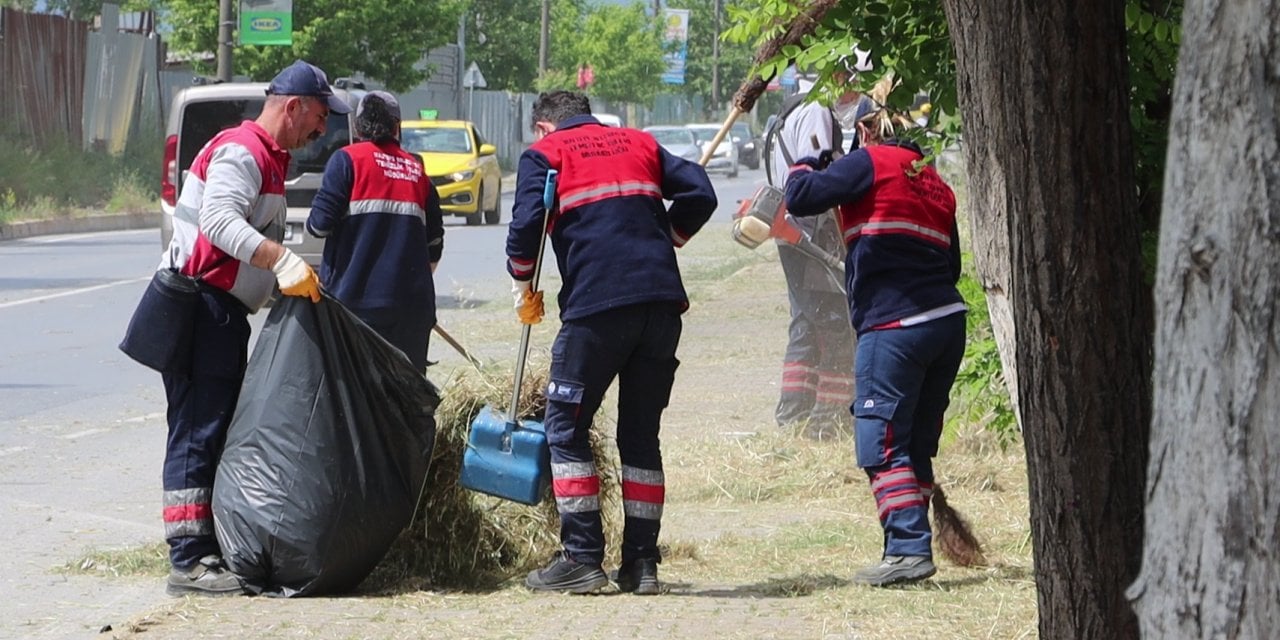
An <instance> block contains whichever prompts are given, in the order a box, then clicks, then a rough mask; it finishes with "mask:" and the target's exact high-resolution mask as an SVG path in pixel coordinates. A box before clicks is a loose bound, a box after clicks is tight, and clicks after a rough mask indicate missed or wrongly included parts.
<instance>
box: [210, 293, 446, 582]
mask: <svg viewBox="0 0 1280 640" xmlns="http://www.w3.org/2000/svg"><path fill="white" fill-rule="evenodd" d="M438 403H439V395H438V394H437V391H436V389H435V387H434V386H432V384H431V383H430V382H428V381H427V379H426V377H424V376H423V374H422V372H420V371H416V370H414V368H413V366H412V365H411V364H409V360H408V358H407V357H405V355H404V354H403V353H401V352H400V351H399V350H398V349H396V348H395V347H393V346H391V344H390V343H388V342H386V341H385V340H383V339H382V337H381V336H379V335H377V334H376V333H375V332H374V331H373V330H372V329H370V328H369V327H367V326H366V325H365V324H364V323H362V322H360V320H359V319H358V318H356V317H355V316H354V315H352V314H351V313H350V312H349V311H347V310H346V309H345V308H344V307H343V306H342V305H341V304H340V303H339V302H337V301H336V300H333V299H332V298H329V297H327V296H326V297H325V298H324V299H322V300H321V301H320V302H319V303H318V304H312V302H311V301H310V300H307V299H305V298H298V297H285V298H284V299H283V300H281V301H279V302H278V303H277V304H276V305H275V307H274V308H273V309H272V310H271V314H270V315H269V316H268V317H267V321H266V324H265V326H264V327H263V329H262V335H261V336H260V337H259V338H258V343H257V345H256V346H255V347H254V350H253V356H252V357H251V358H250V360H249V365H248V372H247V374H246V376H245V380H244V386H243V387H242V388H241V391H240V401H239V404H238V405H237V406H236V413H235V417H234V418H233V419H232V422H231V428H230V430H229V432H228V434H227V442H226V447H225V449H224V452H223V454H222V462H221V463H220V464H219V465H218V473H217V477H216V479H215V481H214V485H213V518H214V529H215V531H216V533H217V536H218V543H219V544H220V545H221V547H222V554H223V558H224V559H225V560H226V562H227V564H228V566H230V568H231V569H232V570H233V571H235V572H236V573H237V574H239V575H240V576H242V577H244V578H245V580H246V582H247V584H248V585H249V588H250V589H251V590H253V591H256V592H266V593H271V594H276V595H283V596H304V595H321V594H333V593H341V592H346V591H350V590H352V589H354V588H355V587H356V586H357V585H359V584H360V582H361V581H362V580H364V578H365V577H366V576H368V575H369V573H370V572H371V571H373V569H374V567H375V566H377V564H378V562H379V561H381V560H382V558H383V556H384V555H386V553H387V551H388V549H389V548H390V547H391V544H392V542H393V541H394V540H395V539H396V536H397V535H398V534H399V533H400V531H401V530H402V529H403V528H404V527H405V526H407V525H408V524H409V522H410V520H411V519H412V517H413V512H414V508H415V507H416V506H417V503H418V499H419V497H420V496H421V492H422V490H423V481H424V479H425V478H426V474H427V465H428V463H429V462H430V460H431V449H432V446H433V445H434V443H435V431H436V423H435V418H434V413H435V409H436V405H437V404H438Z"/></svg>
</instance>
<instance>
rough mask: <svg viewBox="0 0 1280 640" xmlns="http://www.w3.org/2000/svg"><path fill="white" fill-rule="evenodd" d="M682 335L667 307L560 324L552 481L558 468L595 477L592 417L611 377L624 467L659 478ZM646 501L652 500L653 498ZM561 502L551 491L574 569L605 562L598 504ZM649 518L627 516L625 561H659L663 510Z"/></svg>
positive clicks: (551, 410)
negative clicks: (584, 467)
mask: <svg viewBox="0 0 1280 640" xmlns="http://www.w3.org/2000/svg"><path fill="white" fill-rule="evenodd" d="M680 328H681V323H680V313H679V308H678V307H677V306H676V305H673V304H642V305H632V306H627V307H621V308H618V309H611V310H609V311H604V312H601V313H597V314H594V315H591V316H588V317H586V318H579V319H575V320H566V321H565V322H564V323H563V324H562V325H561V327H560V332H559V334H558V335H557V336H556V340H555V343H554V344H553V345H552V348H551V374H550V382H549V383H548V385H547V415H546V422H545V427H546V431H547V442H548V444H549V445H550V448H551V464H552V469H553V471H552V475H553V476H555V475H556V472H555V469H556V467H557V465H574V464H588V465H590V468H591V469H592V471H593V472H594V470H595V460H594V457H593V455H592V452H591V444H590V429H591V423H592V418H593V417H594V416H595V413H596V411H597V410H598V409H599V408H600V403H601V401H602V400H603V398H604V394H605V391H607V390H608V388H609V385H610V384H611V383H612V382H613V380H614V378H617V379H618V433H617V439H618V455H619V458H620V459H621V462H622V465H623V468H624V469H626V468H628V467H630V468H634V469H640V470H648V471H656V472H658V473H661V470H662V455H661V452H660V449H659V445H658V432H659V428H660V423H661V416H662V411H663V409H665V408H666V406H667V401H668V400H669V399H670V396H671V385H672V381H673V380H674V379H675V370H676V367H677V366H678V365H679V361H677V360H676V358H675V351H676V345H677V344H679V342H680ZM569 468H571V467H561V469H566V470H567V469H569ZM565 477H566V478H568V477H570V476H567V475H566V476H565ZM576 477H581V476H576ZM597 487H598V480H597ZM596 493H597V495H598V488H597V492H596ZM646 495H647V496H648V497H649V498H652V493H651V492H650V493H649V494H646ZM560 497H561V494H560V493H559V491H558V490H557V493H556V498H557V501H556V503H557V506H558V507H559V509H560V541H561V544H563V545H564V549H565V551H567V552H568V553H569V555H570V557H572V558H574V559H575V560H577V561H579V562H590V563H599V562H601V561H603V559H604V544H605V541H604V531H603V527H602V524H601V520H600V507H599V501H598V498H597V501H596V504H595V506H594V508H582V509H578V507H585V506H586V505H584V504H583V503H585V502H587V501H578V502H572V503H566V504H563V505H562V503H561V502H560ZM566 497H569V496H567V495H566ZM566 507H573V508H566ZM653 511H654V510H653V509H652V508H650V509H649V515H650V516H656V517H647V518H646V517H632V514H631V513H628V514H627V518H626V525H625V527H624V529H623V540H622V557H623V560H624V561H627V560H630V559H633V558H646V557H651V558H657V557H658V545H657V538H658V529H659V523H660V520H659V519H658V518H660V517H661V511H660V510H658V511H657V513H656V514H655V513H654V512H653Z"/></svg>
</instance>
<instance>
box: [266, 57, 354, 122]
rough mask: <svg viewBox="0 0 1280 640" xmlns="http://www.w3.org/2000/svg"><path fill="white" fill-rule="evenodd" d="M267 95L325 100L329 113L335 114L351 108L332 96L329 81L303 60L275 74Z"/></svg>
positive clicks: (321, 72) (315, 67)
mask: <svg viewBox="0 0 1280 640" xmlns="http://www.w3.org/2000/svg"><path fill="white" fill-rule="evenodd" d="M267 95H274V96H310V97H313V98H325V102H326V103H327V104H328V105H329V111H331V112H333V113H337V114H345V113H351V107H350V106H348V105H347V103H346V101H345V100H343V99H342V98H339V97H338V96H335V95H333V88H332V87H330V86H329V79H328V78H326V77H325V75H324V72H323V71H321V70H320V67H317V66H315V65H313V64H310V63H308V62H306V61H305V60H297V61H295V62H294V63H293V64H291V65H289V66H287V67H285V68H284V70H283V71H281V72H280V73H277V74H276V77H274V78H272V79H271V85H270V86H268V87H267Z"/></svg>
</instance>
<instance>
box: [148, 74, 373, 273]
mask: <svg viewBox="0 0 1280 640" xmlns="http://www.w3.org/2000/svg"><path fill="white" fill-rule="evenodd" d="M333 92H334V94H335V95H337V96H338V97H340V98H342V99H344V100H346V101H347V104H349V105H351V111H352V113H351V114H346V115H339V114H336V113H334V114H330V115H329V120H328V121H327V122H326V123H325V133H324V135H323V136H321V137H320V138H318V139H316V140H314V141H312V142H311V143H310V144H308V145H307V146H305V147H303V148H301V149H298V150H296V151H293V152H292V154H291V155H292V160H291V161H290V162H289V169H288V172H287V173H286V175H285V187H284V195H285V202H286V203H287V204H288V207H289V209H288V214H287V215H286V218H285V221H286V224H285V230H284V245H285V246H287V247H289V249H290V250H292V251H293V252H294V253H296V254H298V255H299V256H301V257H302V259H303V260H306V261H307V262H308V263H309V264H311V265H312V266H318V265H319V264H320V257H321V254H322V252H323V251H324V240H322V239H319V238H314V237H312V236H311V235H310V234H308V233H307V232H306V221H307V216H308V215H309V214H310V213H311V201H312V200H313V199H314V198H315V195H316V191H317V190H319V188H320V181H321V179H322V178H323V177H324V165H325V163H326V162H328V161H329V156H331V155H333V152H334V151H337V150H338V149H341V148H342V147H344V146H346V145H348V144H350V143H351V131H352V128H353V127H352V125H353V120H352V118H354V115H353V114H354V113H355V105H356V102H357V100H358V98H357V96H356V95H354V94H353V93H351V92H348V91H345V90H343V89H338V88H334V90H333ZM266 99H267V83H265V82H228V83H218V84H208V85H200V86H192V87H187V88H185V89H182V90H181V91H179V92H178V93H177V94H175V95H174V96H173V102H172V103H171V104H170V107H169V116H168V118H167V119H166V122H167V130H166V132H165V141H164V173H163V174H162V177H161V181H160V211H161V212H162V213H163V215H161V216H160V247H161V249H162V250H163V249H164V248H166V247H168V246H169V238H170V237H171V236H172V235H173V210H174V206H175V204H176V203H177V200H178V194H179V193H181V192H182V183H183V181H185V180H186V178H187V172H188V171H189V170H190V168H191V162H192V161H194V160H195V157H196V154H198V153H199V152H200V149H202V148H203V147H204V145H205V143H207V142H208V141H209V140H210V139H211V138H213V136H214V135H216V134H217V133H218V132H219V131H222V130H223V129H226V128H229V127H233V126H235V125H238V124H240V123H241V122H243V121H244V120H253V119H255V118H257V117H258V115H259V114H260V113H262V106H263V104H264V103H265V102H266Z"/></svg>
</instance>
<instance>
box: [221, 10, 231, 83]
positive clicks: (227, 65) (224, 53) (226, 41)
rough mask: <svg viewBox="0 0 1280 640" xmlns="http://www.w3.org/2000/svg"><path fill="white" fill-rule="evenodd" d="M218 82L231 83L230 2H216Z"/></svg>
mask: <svg viewBox="0 0 1280 640" xmlns="http://www.w3.org/2000/svg"><path fill="white" fill-rule="evenodd" d="M218 80H221V81H222V82H231V0H218Z"/></svg>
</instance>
